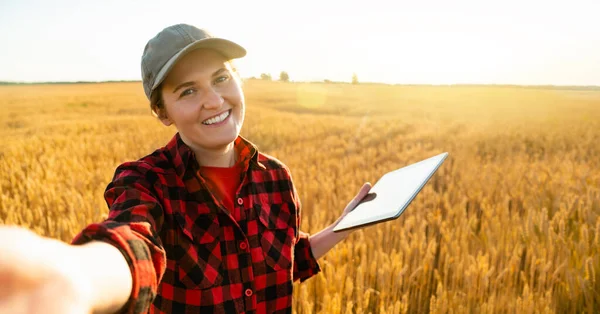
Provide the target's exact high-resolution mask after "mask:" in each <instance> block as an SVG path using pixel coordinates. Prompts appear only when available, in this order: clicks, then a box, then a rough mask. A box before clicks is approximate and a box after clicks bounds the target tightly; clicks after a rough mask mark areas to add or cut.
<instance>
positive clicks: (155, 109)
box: [150, 83, 165, 118]
mask: <svg viewBox="0 0 600 314" xmlns="http://www.w3.org/2000/svg"><path fill="white" fill-rule="evenodd" d="M164 109H165V104H164V102H163V97H162V83H161V84H160V85H158V87H156V88H155V89H154V90H153V91H152V94H150V110H151V111H152V114H153V115H154V116H156V117H158V118H160V117H161V116H160V113H161V112H162V113H164V112H163V110H164Z"/></svg>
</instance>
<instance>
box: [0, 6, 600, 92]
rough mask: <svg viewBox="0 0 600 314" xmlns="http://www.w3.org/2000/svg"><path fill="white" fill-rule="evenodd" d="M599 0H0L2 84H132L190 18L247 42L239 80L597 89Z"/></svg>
mask: <svg viewBox="0 0 600 314" xmlns="http://www.w3.org/2000/svg"><path fill="white" fill-rule="evenodd" d="M599 12H600V1H598V0H564V1H554V0H545V1H538V0H502V1H486V0H478V1H470V0H454V1H447V0H440V1H433V0H421V1H416V0H396V1H392V0H388V1H381V0H363V1H353V0H345V1H327V0H317V1H315V0H304V1H286V0H278V1H262V0H251V1H248V0H245V1H237V0H220V1H201V0H195V1H154V0H143V1H142V0H129V1H127V0H120V1H112V0H105V1H81V0H79V1H66V0H60V1H48V0H46V1H41V0H38V1H33V0H0V81H16V82H42V81H105V80H140V79H141V73H140V62H141V55H142V51H143V48H144V46H145V44H146V42H147V41H148V40H149V39H150V38H152V37H153V36H155V35H156V34H157V33H158V32H160V31H161V30H162V29H163V28H164V27H167V26H169V25H172V24H177V23H188V24H192V25H195V26H197V27H199V28H205V29H207V30H209V31H210V32H212V33H213V34H214V35H216V36H220V37H224V38H227V39H230V40H233V41H235V42H237V43H239V44H240V45H242V46H244V47H245V48H246V50H247V52H248V53H247V55H246V57H244V58H242V59H239V60H236V66H237V68H238V69H239V70H240V72H241V75H242V76H243V77H251V76H260V74H261V73H270V74H271V75H272V76H273V77H274V78H277V77H278V76H279V73H280V72H281V71H286V72H288V73H289V76H290V79H291V80H294V81H322V80H324V79H329V80H334V81H350V80H351V78H352V74H353V73H356V75H357V76H358V79H359V81H362V82H384V83H397V84H517V85H600V18H598V15H599Z"/></svg>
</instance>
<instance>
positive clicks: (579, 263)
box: [0, 80, 600, 314]
mask: <svg viewBox="0 0 600 314" xmlns="http://www.w3.org/2000/svg"><path fill="white" fill-rule="evenodd" d="M244 88H245V93H246V100H247V101H246V104H247V113H246V120H245V124H244V127H243V130H242V135H244V136H245V137H247V138H249V139H250V140H251V141H253V142H254V143H256V144H257V145H258V146H259V148H260V149H261V150H263V151H264V152H266V153H268V154H271V155H274V156H276V157H277V158H278V159H280V160H282V161H283V162H284V163H286V164H287V165H288V166H289V167H290V168H291V170H292V174H293V177H294V180H295V183H296V186H297V188H298V191H299V193H300V197H301V201H302V204H303V222H302V229H303V230H304V231H307V232H311V233H314V232H317V231H319V230H321V229H322V228H323V227H325V226H327V225H329V224H331V223H332V222H333V221H334V220H335V219H336V218H337V217H338V216H339V214H340V213H341V211H342V209H343V208H344V206H345V205H346V203H347V202H348V201H349V200H350V199H351V198H352V197H353V196H354V195H355V193H356V192H357V191H358V189H359V188H360V186H361V185H362V183H363V182H365V181H369V182H372V183H374V182H376V180H377V178H378V177H379V176H380V175H381V174H383V173H384V172H386V171H388V170H392V169H395V168H398V167H401V166H405V165H408V164H410V163H412V162H416V161H419V160H421V159H423V158H427V157H431V156H433V155H435V154H439V153H441V152H449V156H448V159H447V160H446V162H445V163H444V164H443V165H442V166H441V168H440V170H439V171H438V172H437V173H436V174H435V175H434V177H433V178H432V179H431V180H430V182H429V183H428V184H427V185H426V186H425V188H424V190H423V191H422V193H420V194H419V195H418V196H417V197H416V198H415V200H414V201H413V203H412V204H411V205H410V206H409V208H408V209H407V210H406V211H405V213H404V214H403V215H402V216H401V217H400V218H399V219H397V220H393V221H389V222H385V223H382V224H379V225H375V226H370V227H367V228H365V229H362V230H359V231H356V232H354V233H353V234H352V235H351V236H350V237H349V238H348V239H347V240H346V241H344V242H342V243H340V244H338V246H336V247H335V248H334V249H333V250H332V251H330V252H329V253H328V254H327V255H326V256H325V257H323V258H322V259H321V260H320V262H321V266H322V269H323V272H322V273H321V274H319V275H317V276H316V277H314V278H312V279H310V280H309V281H307V282H304V283H301V284H296V285H295V292H294V296H295V301H294V306H295V312H296V313H297V314H308V313H332V314H335V313H364V314H367V313H594V312H598V311H600V255H599V249H600V91H590V90H587V91H586V90H559V89H534V88H516V87H468V86H388V85H375V84H371V85H369V84H358V85H351V84H320V83H310V84H309V83H282V82H267V81H259V80H248V81H246V82H245V83H244ZM0 109H1V110H0V137H1V138H2V145H1V146H0V223H2V224H18V225H21V226H25V227H28V228H30V229H32V230H34V231H35V232H37V233H39V234H42V235H45V236H49V237H53V238H57V239H61V240H63V241H70V240H71V238H72V237H73V236H74V235H75V234H76V233H77V232H78V231H79V230H80V229H81V228H83V227H84V226H85V225H87V224H88V223H91V222H94V221H99V220H101V219H103V218H104V217H106V213H107V208H106V204H105V202H104V199H103V191H104V188H105V187H106V185H107V184H108V182H109V181H110V179H111V178H112V175H113V172H114V169H115V167H116V166H117V165H118V164H120V163H121V162H124V161H126V160H131V159H137V158H140V157H141V156H144V155H146V154H148V153H150V152H152V151H153V150H154V149H156V148H158V147H159V146H162V145H164V144H165V143H166V142H167V141H168V140H169V139H170V138H171V136H172V135H173V133H174V132H175V129H174V128H172V127H164V126H163V125H162V124H160V123H159V122H158V121H157V120H156V119H155V118H154V117H152V115H151V114H150V111H149V108H148V104H147V101H146V99H145V98H144V96H143V92H142V88H141V84H140V83H135V82H133V83H103V84H73V85H68V84H66V85H21V86H0Z"/></svg>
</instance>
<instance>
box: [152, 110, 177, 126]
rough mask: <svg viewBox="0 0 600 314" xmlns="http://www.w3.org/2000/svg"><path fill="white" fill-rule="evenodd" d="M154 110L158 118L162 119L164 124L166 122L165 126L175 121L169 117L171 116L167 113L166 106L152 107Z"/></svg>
mask: <svg viewBox="0 0 600 314" xmlns="http://www.w3.org/2000/svg"><path fill="white" fill-rule="evenodd" d="M152 112H153V113H154V115H155V116H156V117H157V118H158V120H160V122H162V124H164V125H165V126H170V125H171V124H173V121H171V119H169V116H168V115H167V110H165V108H156V107H155V108H153V109H152Z"/></svg>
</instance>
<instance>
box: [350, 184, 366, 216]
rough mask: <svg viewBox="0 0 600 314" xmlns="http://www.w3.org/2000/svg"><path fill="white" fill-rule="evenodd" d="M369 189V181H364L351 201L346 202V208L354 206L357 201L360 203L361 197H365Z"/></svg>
mask: <svg viewBox="0 0 600 314" xmlns="http://www.w3.org/2000/svg"><path fill="white" fill-rule="evenodd" d="M370 190H371V183H369V182H366V183H365V184H363V186H362V187H361V188H360V191H358V194H356V196H355V197H354V199H352V201H350V203H349V204H348V208H350V209H352V208H354V207H356V205H358V203H360V201H361V200H362V199H363V198H365V196H367V194H369V191H370Z"/></svg>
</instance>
